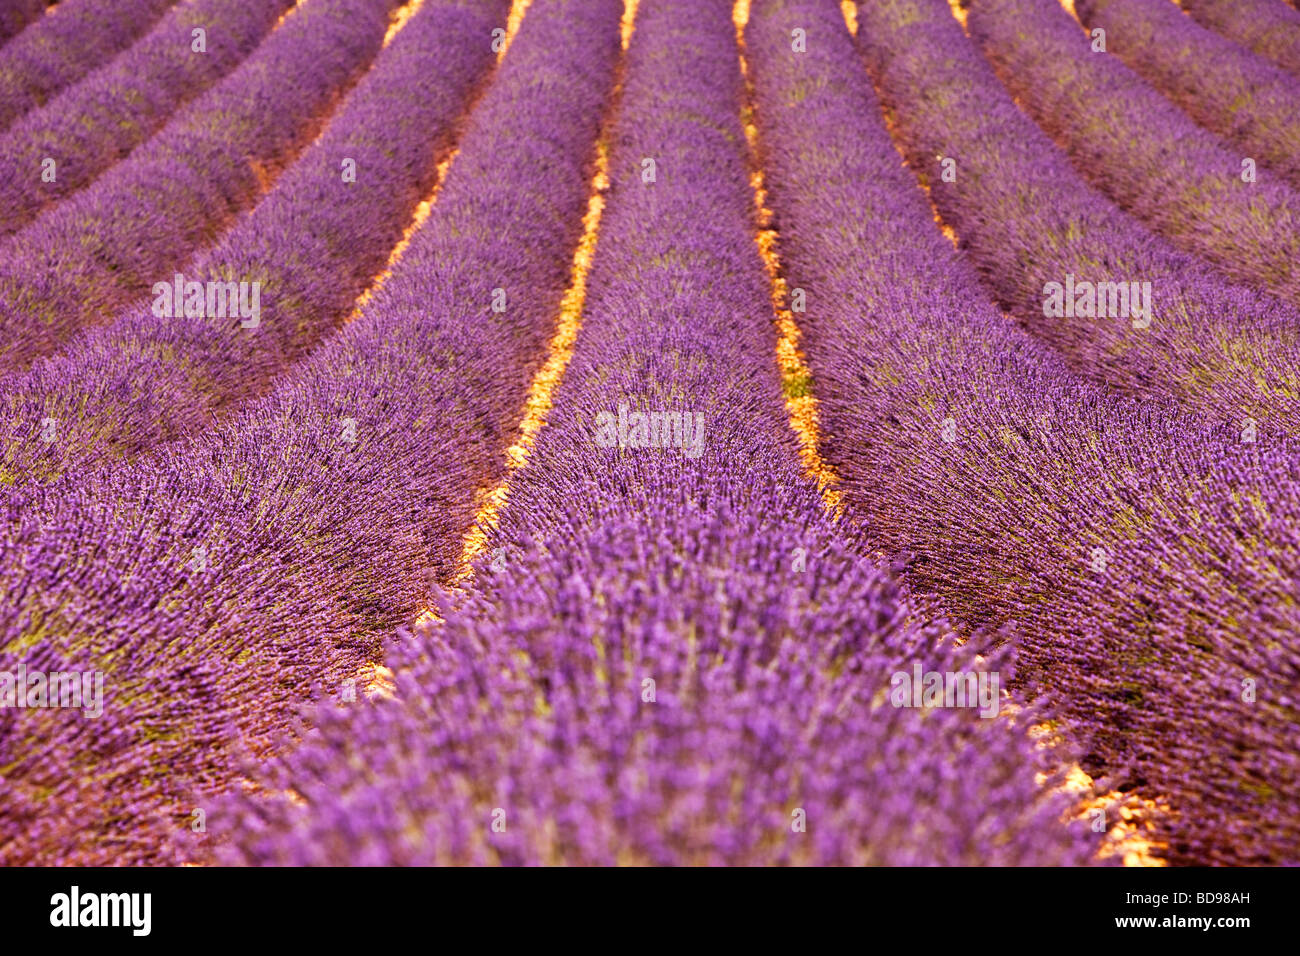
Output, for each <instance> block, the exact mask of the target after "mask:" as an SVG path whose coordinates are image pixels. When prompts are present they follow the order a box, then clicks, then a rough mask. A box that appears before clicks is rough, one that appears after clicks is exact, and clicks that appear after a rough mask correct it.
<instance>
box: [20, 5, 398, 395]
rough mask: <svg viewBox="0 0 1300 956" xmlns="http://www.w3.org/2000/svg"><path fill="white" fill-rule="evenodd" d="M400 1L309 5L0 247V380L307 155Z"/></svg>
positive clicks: (213, 230) (205, 240) (179, 260)
mask: <svg viewBox="0 0 1300 956" xmlns="http://www.w3.org/2000/svg"><path fill="white" fill-rule="evenodd" d="M398 2H399V0H308V2H307V3H305V4H303V5H302V6H300V7H297V8H296V9H294V10H293V11H292V12H291V13H290V14H289V15H288V17H286V19H285V21H284V22H283V23H282V24H281V25H280V26H279V27H278V28H277V29H275V30H274V31H272V33H271V34H270V36H268V37H267V39H266V41H265V42H264V43H262V44H261V46H259V47H258V48H257V50H256V51H254V52H253V54H252V55H251V56H249V57H248V59H246V60H244V62H243V63H241V64H240V65H239V67H238V68H236V69H235V71H234V72H233V73H231V74H230V75H229V76H227V77H226V78H225V79H224V80H223V81H222V82H221V83H219V84H218V85H217V86H215V87H213V88H212V89H210V90H208V92H207V93H205V94H203V95H202V96H200V97H199V98H198V99H196V100H192V101H191V102H190V103H189V104H188V105H187V106H186V107H184V108H183V109H181V110H180V111H179V112H178V113H177V114H176V115H175V116H174V117H173V119H172V120H171V121H170V122H169V123H168V124H167V125H166V126H165V127H164V128H163V129H162V130H161V131H160V132H159V133H158V134H157V135H156V136H155V137H153V138H152V139H151V140H149V141H148V142H147V143H144V144H143V145H141V146H140V147H139V148H138V149H137V150H135V152H133V153H132V154H131V156H130V157H128V158H127V159H126V160H124V161H123V162H121V163H119V164H118V165H116V166H114V167H113V168H112V169H111V170H109V171H108V172H107V173H105V174H104V175H103V176H101V177H100V179H99V180H98V181H97V182H95V184H94V185H92V186H91V187H90V188H88V189H85V190H83V191H82V192H80V193H78V194H77V195H75V196H73V197H71V198H70V199H69V200H68V201H67V202H65V203H61V204H59V205H58V206H56V207H54V208H53V209H50V210H48V211H47V212H46V213H45V214H44V215H43V216H41V217H40V218H38V219H37V220H36V221H34V222H33V223H31V224H30V225H29V226H27V228H25V229H23V230H22V231H21V232H18V233H16V234H14V235H12V236H10V237H9V238H8V239H6V240H4V242H3V243H0V372H7V371H11V370H13V369H15V368H20V367H22V366H24V365H26V364H28V363H29V362H31V361H32V360H33V359H35V358H37V357H38V356H40V355H45V354H48V353H49V352H52V351H53V350H54V349H55V348H57V347H58V346H59V345H60V344H61V343H62V342H63V341H64V340H66V339H67V338H68V336H70V335H71V334H72V333H74V332H76V331H77V330H78V329H80V328H82V327H84V326H87V325H93V324H102V323H105V322H107V321H109V320H111V319H112V318H113V317H114V315H115V314H116V313H117V311H118V310H119V309H121V308H123V307H125V306H126V305H127V304H129V303H130V302H132V301H137V300H140V299H142V298H144V297H146V296H148V295H149V291H150V289H151V288H152V286H153V284H154V283H155V282H157V281H159V280H160V279H161V278H163V277H165V276H167V275H171V274H173V272H174V271H176V270H177V269H180V268H181V267H183V266H184V264H185V261H186V260H187V259H188V258H189V256H190V255H192V254H193V253H194V252H195V251H197V250H198V249H201V248H203V247H205V246H207V245H209V244H210V243H211V242H212V241H213V240H215V239H216V237H217V236H218V235H220V233H221V231H222V230H223V229H224V228H225V227H226V226H228V225H229V224H230V222H231V221H232V220H233V219H234V217H235V216H236V215H237V214H238V213H239V212H241V211H243V210H244V209H246V208H247V207H248V206H250V205H252V204H253V202H254V201H256V199H257V198H258V196H259V194H260V193H262V192H263V191H265V189H266V188H267V186H268V185H269V182H270V180H271V179H273V178H274V173H275V172H277V171H278V170H279V169H280V168H281V167H282V166H283V165H284V164H286V163H287V162H289V161H290V160H291V159H292V158H293V157H294V155H295V154H296V153H297V152H298V151H299V150H300V149H301V148H302V147H304V146H306V145H307V143H308V142H310V139H311V138H312V136H313V135H314V134H315V133H316V132H317V131H318V130H319V128H320V127H321V125H323V121H324V119H325V118H326V117H327V116H328V113H329V112H330V110H331V109H332V108H333V107H334V105H335V102H336V100H337V98H338V97H339V96H340V95H341V93H342V91H343V90H344V89H346V88H347V87H348V86H349V85H351V83H352V82H353V81H355V80H356V79H357V78H358V77H359V76H360V74H361V73H362V72H363V71H364V69H365V67H366V66H367V65H368V64H369V62H370V60H371V59H372V58H373V57H374V55H375V54H376V53H378V52H379V48H380V45H381V43H382V41H383V38H384V33H385V32H386V30H387V28H388V15H389V13H390V12H391V11H392V10H393V9H394V8H396V7H397V5H398Z"/></svg>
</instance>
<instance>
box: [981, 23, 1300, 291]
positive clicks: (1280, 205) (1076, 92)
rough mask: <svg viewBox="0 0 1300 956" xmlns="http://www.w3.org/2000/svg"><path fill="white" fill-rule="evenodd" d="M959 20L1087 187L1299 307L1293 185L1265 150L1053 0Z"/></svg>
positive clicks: (1298, 210)
mask: <svg viewBox="0 0 1300 956" xmlns="http://www.w3.org/2000/svg"><path fill="white" fill-rule="evenodd" d="M1162 2H1163V0H1162ZM1172 12H1174V13H1176V11H1172ZM967 26H968V27H969V29H970V34H971V37H972V38H973V39H974V40H975V41H976V43H978V44H979V45H980V46H981V47H982V48H983V50H984V54H985V56H987V57H988V58H989V60H990V61H991V62H992V64H993V66H994V68H995V69H996V70H997V72H998V76H999V77H1000V78H1001V80H1002V82H1003V83H1004V84H1005V85H1006V86H1007V88H1008V89H1009V90H1010V91H1011V93H1012V94H1013V95H1014V96H1015V97H1016V98H1017V99H1016V102H1017V104H1018V105H1019V106H1020V107H1021V108H1022V109H1024V110H1025V111H1026V112H1027V113H1028V114H1029V115H1030V116H1031V117H1033V119H1034V120H1035V121H1036V122H1037V123H1038V125H1039V126H1041V127H1042V128H1043V129H1044V130H1046V131H1047V133H1048V135H1050V136H1052V137H1053V138H1054V139H1055V140H1056V142H1057V143H1058V144H1059V145H1060V146H1061V148H1062V149H1064V150H1065V151H1066V152H1067V153H1068V154H1069V156H1070V159H1071V161H1072V162H1073V163H1074V165H1075V167H1076V168H1077V169H1078V170H1079V172H1080V173H1081V174H1082V175H1083V176H1084V177H1085V178H1087V179H1088V180H1089V181H1090V182H1091V183H1092V184H1093V185H1094V186H1096V187H1097V188H1098V189H1100V190H1102V191H1103V192H1105V193H1106V194H1107V195H1109V196H1111V197H1112V198H1113V199H1114V200H1115V201H1116V202H1117V203H1119V204H1120V205H1121V206H1123V207H1124V208H1125V209H1127V210H1129V211H1130V212H1132V213H1133V214H1134V215H1136V216H1137V217H1138V218H1139V219H1141V220H1143V221H1144V222H1146V223H1148V224H1149V225H1150V226H1151V227H1152V228H1153V229H1155V230H1157V231H1158V232H1160V233H1161V235H1163V236H1165V237H1166V238H1167V239H1168V240H1169V241H1170V242H1172V243H1173V244H1174V245H1176V246H1178V247H1179V248H1181V249H1184V250H1185V251H1187V252H1189V253H1191V254H1193V255H1197V256H1203V257H1204V258H1206V259H1207V260H1209V261H1210V262H1212V263H1214V265H1215V266H1216V267H1218V268H1219V269H1220V270H1221V271H1222V272H1223V273H1224V274H1225V275H1227V276H1229V277H1230V278H1232V279H1235V280H1237V281H1240V282H1245V283H1249V284H1252V285H1256V286H1259V287H1262V288H1264V289H1268V290H1270V291H1272V292H1275V293H1276V294H1277V295H1279V296H1281V297H1282V298H1283V299H1284V300H1286V301H1287V302H1288V303H1289V304H1290V305H1291V306H1293V307H1295V308H1300V228H1297V227H1298V226H1300V194H1298V193H1296V192H1295V191H1294V190H1293V189H1291V188H1289V186H1288V185H1287V184H1286V183H1285V182H1283V181H1281V178H1280V177H1272V178H1270V175H1269V170H1268V168H1267V167H1265V166H1264V163H1263V157H1252V156H1250V154H1248V153H1243V152H1242V151H1241V150H1240V149H1233V148H1231V147H1229V146H1227V145H1225V144H1224V143H1223V142H1222V141H1221V140H1219V139H1218V138H1217V137H1215V136H1214V135H1213V134H1211V133H1209V132H1207V131H1206V130H1204V129H1201V128H1200V127H1199V126H1197V125H1196V124H1195V123H1194V122H1192V120H1190V119H1189V118H1188V117H1187V116H1186V115H1185V114H1184V113H1183V112H1182V111H1181V110H1179V109H1178V108H1177V107H1175V106H1173V105H1172V104H1171V103H1170V102H1169V101H1168V100H1166V99H1165V98H1164V97H1162V96H1161V95H1160V94H1159V93H1157V92H1155V91H1154V90H1152V89H1151V88H1150V87H1149V86H1147V84H1146V82H1145V81H1144V80H1143V79H1142V78H1141V77H1139V76H1138V75H1137V74H1135V73H1134V72H1132V71H1131V70H1130V69H1129V68H1128V67H1126V66H1125V65H1124V64H1123V62H1122V61H1121V60H1120V59H1119V58H1118V57H1116V56H1115V55H1114V54H1110V53H1094V52H1093V51H1092V48H1091V45H1092V44H1093V43H1094V42H1096V41H1094V40H1090V39H1089V37H1088V35H1087V34H1086V33H1084V32H1083V30H1082V29H1080V27H1079V24H1078V22H1077V21H1076V20H1075V19H1074V18H1073V17H1071V16H1070V15H1069V14H1068V13H1066V12H1065V11H1064V10H1063V9H1061V7H1060V6H1059V4H1058V3H1057V2H1056V0H977V2H974V3H972V4H971V6H970V11H969V15H968V18H967ZM1192 26H1193V25H1192V24H1186V27H1187V28H1191V27H1192ZM1110 42H1120V41H1119V40H1112V41H1110ZM1149 55H1150V56H1153V57H1155V56H1158V53H1151V54H1149ZM1197 69H1200V67H1199V66H1198V67H1197ZM1286 125H1287V126H1288V127H1291V128H1292V129H1294V125H1293V123H1292V122H1288V123H1287V124H1286ZM1281 148H1286V147H1285V145H1283V147H1281ZM1298 150H1300V147H1298V146H1297V145H1296V144H1295V143H1294V142H1293V143H1291V144H1290V152H1291V154H1292V155H1293V156H1294V155H1295V154H1296V153H1297V151H1298ZM1252 158H1253V159H1257V160H1259V165H1258V167H1256V166H1255V165H1252V164H1250V163H1248V162H1247V160H1251V159H1252ZM1295 168H1296V167H1295V165H1294V161H1293V162H1292V163H1291V164H1288V166H1287V169H1295Z"/></svg>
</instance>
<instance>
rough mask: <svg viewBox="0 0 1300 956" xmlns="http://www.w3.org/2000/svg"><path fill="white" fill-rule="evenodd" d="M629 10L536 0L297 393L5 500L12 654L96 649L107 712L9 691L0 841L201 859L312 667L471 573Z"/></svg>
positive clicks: (84, 664) (360, 652)
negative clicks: (400, 252) (63, 707)
mask: <svg viewBox="0 0 1300 956" xmlns="http://www.w3.org/2000/svg"><path fill="white" fill-rule="evenodd" d="M619 10H620V5H619V4H618V3H617V0H600V2H597V3H592V2H591V0H534V2H533V4H532V5H531V7H530V8H529V12H528V14H527V16H526V17H525V18H524V21H523V25H522V27H521V28H520V31H519V33H518V35H517V36H516V37H515V39H514V41H513V44H512V45H511V47H510V52H509V54H508V55H507V56H506V58H505V60H504V62H503V63H502V66H501V68H500V69H499V71H498V73H497V75H496V77H495V79H494V81H493V82H492V84H491V86H490V87H489V88H488V90H487V92H486V93H485V94H484V97H483V99H482V101H481V102H480V104H479V106H478V107H477V108H476V109H475V110H474V112H473V113H472V114H471V115H470V118H469V121H468V125H467V128H466V131H465V134H464V136H463V138H462V140H461V142H460V153H459V155H458V157H457V159H456V161H455V163H454V164H453V165H452V167H451V170H450V173H449V175H448V177H447V179H446V181H445V183H444V184H443V187H442V190H441V193H440V196H439V201H438V203H437V204H436V205H435V206H434V208H433V211H432V213H431V215H430V217H429V219H428V221H427V222H426V223H425V225H424V226H423V227H422V228H421V229H420V230H419V231H418V232H417V233H416V234H415V235H414V236H413V237H412V240H411V243H410V245H409V246H408V248H407V250H406V253H405V254H404V256H403V257H402V259H401V261H400V263H399V264H398V265H397V267H396V269H395V270H394V272H393V274H392V277H391V278H390V280H389V281H388V283H387V284H386V285H385V286H384V288H383V290H382V291H381V292H379V293H378V294H377V295H376V296H375V297H374V298H373V299H372V300H371V302H370V304H369V306H368V307H367V309H366V310H365V312H364V313H363V315H362V316H361V317H359V318H358V319H357V320H356V321H355V322H352V323H350V324H349V325H348V326H347V327H346V328H345V329H344V330H343V331H342V332H341V333H340V334H338V335H337V336H335V337H334V338H333V339H331V340H330V342H329V343H327V344H326V345H325V346H324V347H323V348H322V349H320V350H319V351H318V352H317V353H315V354H314V355H313V356H312V357H311V358H310V359H308V360H307V361H306V362H304V363H303V364H302V365H301V366H299V368H298V369H297V370H296V371H295V372H294V374H293V375H292V376H291V377H286V378H285V379H284V380H283V381H282V383H281V384H280V385H279V387H277V388H276V390H275V391H274V392H272V393H270V394H269V395H267V396H265V397H264V398H262V399H259V400H258V401H256V402H255V403H253V404H251V405H250V406H248V407H247V408H246V409H244V410H243V411H241V412H240V414H238V415H237V416H234V417H232V418H231V419H230V420H229V421H227V422H225V423H223V424H221V425H217V426H214V427H213V429H212V430H211V431H210V432H208V433H205V434H203V435H201V436H198V437H196V438H195V439H193V440H192V441H189V442H186V443H183V444H176V445H173V446H170V447H168V448H166V449H164V450H163V451H162V453H161V454H159V455H157V456H154V457H151V458H147V459H143V460H141V461H138V462H135V463H132V464H126V463H118V464H115V465H113V466H112V467H110V468H106V469H104V470H102V471H100V472H98V473H96V474H95V475H93V476H90V477H87V478H86V479H85V480H83V481H81V482H78V483H77V484H76V485H75V486H73V485H70V486H69V487H64V488H58V489H51V490H49V491H48V493H47V494H45V495H44V496H43V498H42V499H41V500H35V501H32V502H30V503H29V504H27V505H26V506H23V507H12V506H8V505H6V506H4V514H3V518H4V520H3V522H0V529H2V530H0V534H4V535H5V536H6V537H5V539H4V540H3V546H0V582H2V583H0V591H3V592H4V593H5V594H6V597H7V600H5V601H4V602H0V605H2V606H0V648H3V649H4V651H3V653H0V670H9V671H13V670H14V667H15V666H17V664H18V663H19V662H20V661H21V662H23V663H25V665H26V666H27V667H28V668H31V667H36V666H45V665H50V666H53V664H57V663H58V662H61V661H67V662H71V663H73V664H74V666H76V667H78V668H79V669H80V670H82V671H92V670H94V669H100V670H102V671H103V672H104V683H105V699H104V704H103V706H104V716H103V717H102V718H101V719H99V720H97V721H96V720H82V719H79V718H78V717H75V716H71V715H68V714H66V713H64V712H61V711H55V710H44V711H33V710H24V711H17V710H14V709H9V710H4V711H0V766H3V767H4V768H5V774H4V782H3V784H0V800H2V801H3V803H4V807H3V808H0V828H3V829H2V830H0V858H4V859H5V860H6V861H7V862H29V861H44V862H54V861H61V862H68V861H72V860H81V861H97V862H103V861H106V860H113V861H115V862H140V861H154V862H161V861H163V860H175V859H178V858H179V859H183V858H186V857H189V856H193V855H194V854H196V853H198V852H199V849H200V847H199V846H198V845H197V844H198V843H199V842H201V841H202V840H203V839H204V838H203V837H202V836H200V835H197V834H196V833H195V832H193V830H192V824H191V817H190V814H191V810H192V809H193V808H195V807H200V808H201V807H202V805H201V804H194V803H190V802H189V800H188V795H189V794H190V793H191V792H192V791H195V790H199V789H205V788H206V789H212V788H216V787H219V786H220V785H223V784H226V783H230V782H231V781H232V779H233V778H234V777H235V776H236V775H237V773H238V770H239V764H238V762H237V760H236V758H237V756H238V754H239V753H241V752H242V751H243V750H244V749H245V748H247V749H249V750H251V751H252V752H253V753H255V754H260V753H262V752H263V751H265V750H266V748H267V747H270V746H273V745H274V744H275V741H276V738H277V736H278V735H279V734H280V733H281V732H283V731H285V730H286V729H287V728H288V727H290V726H291V722H290V720H289V718H290V717H291V715H292V712H293V711H294V709H296V708H297V707H298V706H300V705H301V704H302V703H304V702H305V701H307V700H309V699H310V698H311V696H312V693H313V688H314V687H319V689H320V690H321V692H322V693H325V694H329V695H330V696H331V697H338V696H339V695H342V694H345V693H347V689H346V688H347V685H346V684H345V682H346V681H351V680H353V679H354V678H356V677H357V672H358V668H359V667H361V665H363V664H364V663H366V662H367V661H369V660H371V659H373V657H374V655H375V653H376V651H377V649H378V646H379V640H380V636H381V635H384V634H387V633H391V631H392V629H393V628H394V627H397V626H399V625H400V624H401V623H402V622H404V621H409V620H411V619H412V618H413V617H414V616H415V614H417V613H418V612H419V611H420V610H421V609H422V608H423V607H424V606H425V604H426V602H427V600H428V592H429V580H430V578H444V577H448V576H450V574H451V573H452V571H453V570H454V568H455V566H456V562H457V558H458V555H459V551H460V543H461V538H462V536H463V535H464V533H465V532H466V530H467V529H468V527H469V525H470V524H471V523H472V521H473V516H474V513H475V509H476V502H475V495H476V492H477V491H478V489H479V488H481V487H483V486H490V485H491V484H493V483H495V481H496V480H497V479H498V476H499V474H500V471H501V469H502V468H503V462H504V457H505V449H506V446H507V445H508V443H509V441H510V440H511V439H512V438H513V432H514V429H515V427H516V425H517V423H518V417H519V414H520V409H521V408H522V407H523V405H524V400H525V396H526V392H527V384H528V382H529V380H530V378H531V375H532V373H533V370H534V368H535V367H536V366H537V365H539V364H540V359H541V356H542V354H543V352H544V349H545V345H546V342H547V341H548V338H549V336H550V334H551V333H552V331H553V327H554V322H555V316H556V314H557V311H558V305H559V300H560V298H561V296H562V294H563V291H564V288H565V285H566V279H567V274H568V263H569V260H570V258H571V256H572V254H573V247H574V243H575V241H576V239H577V236H578V233H579V230H580V228H581V220H582V215H583V212H584V211H585V209H586V203H587V194H588V172H587V169H588V163H589V162H590V160H591V159H592V157H593V155H594V152H595V142H596V135H597V131H598V129H599V125H600V117H601V115H602V112H603V108H604V104H605V103H606V101H607V98H608V94H609V91H610V88H611V83H612V77H613V70H614V65H615V62H616V60H617V57H618V51H619V43H618V15H619ZM579 14H581V15H579ZM497 290H501V294H498V292H497ZM498 303H499V304H501V305H503V306H504V307H505V311H503V312H502V311H494V309H493V306H494V305H495V304H498ZM355 690H356V693H357V694H361V692H362V686H361V684H360V683H358V684H357V685H356V687H355ZM74 753H80V754H81V756H80V757H76V758H72V757H68V756H65V754H74ZM73 770H75V771H76V772H75V773H74V772H70V771H73ZM164 771H165V772H164ZM33 834H36V836H33Z"/></svg>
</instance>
